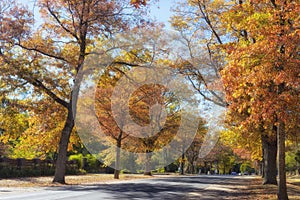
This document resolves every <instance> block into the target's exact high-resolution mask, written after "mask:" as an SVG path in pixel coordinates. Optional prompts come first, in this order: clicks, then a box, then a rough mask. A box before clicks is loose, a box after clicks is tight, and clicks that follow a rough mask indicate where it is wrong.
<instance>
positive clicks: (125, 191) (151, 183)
mask: <svg viewBox="0 0 300 200" xmlns="http://www.w3.org/2000/svg"><path fill="white" fill-rule="evenodd" d="M250 178H251V177H240V176H180V177H179V176H178V177H165V178H161V177H159V178H153V179H138V180H130V181H121V182H112V183H107V184H94V185H75V186H74V185H73V186H71V185H66V186H60V187H34V188H9V187H8V188H3V187H2V188H0V199H1V200H54V199H55V200H68V199H70V200H71V199H72V200H100V199H103V200H109V199H118V200H123V199H136V200H138V199H139V200H156V199H159V200H162V199H170V200H171V199H172V200H180V199H230V198H229V197H228V196H230V195H232V194H234V196H238V195H239V189H243V187H245V186H244V182H245V181H246V182H247V181H249V179H250ZM229 194H230V195H229ZM243 195H245V194H243Z"/></svg>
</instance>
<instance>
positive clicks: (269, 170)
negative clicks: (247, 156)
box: [262, 135, 277, 185]
mask: <svg viewBox="0 0 300 200" xmlns="http://www.w3.org/2000/svg"><path fill="white" fill-rule="evenodd" d="M262 146H263V149H264V151H263V153H264V155H263V157H264V159H263V162H264V175H263V178H264V180H263V184H272V185H277V180H276V157H277V140H276V137H268V136H266V135H262Z"/></svg>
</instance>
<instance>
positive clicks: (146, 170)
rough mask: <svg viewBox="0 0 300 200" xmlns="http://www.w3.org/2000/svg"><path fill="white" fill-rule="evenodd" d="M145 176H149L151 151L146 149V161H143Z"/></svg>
mask: <svg viewBox="0 0 300 200" xmlns="http://www.w3.org/2000/svg"><path fill="white" fill-rule="evenodd" d="M144 175H145V176H151V175H152V174H151V153H150V151H148V150H147V151H146V162H145V172H144Z"/></svg>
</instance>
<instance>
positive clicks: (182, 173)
mask: <svg viewBox="0 0 300 200" xmlns="http://www.w3.org/2000/svg"><path fill="white" fill-rule="evenodd" d="M180 174H181V175H184V153H183V154H182V155H181V163H180Z"/></svg>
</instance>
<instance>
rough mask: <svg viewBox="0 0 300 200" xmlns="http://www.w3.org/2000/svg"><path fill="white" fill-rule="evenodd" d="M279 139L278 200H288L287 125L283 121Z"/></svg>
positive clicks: (279, 129)
mask: <svg viewBox="0 0 300 200" xmlns="http://www.w3.org/2000/svg"><path fill="white" fill-rule="evenodd" d="M277 140H278V172H279V173H278V176H279V184H278V194H277V196H278V200H288V195H287V189H286V171H285V127H284V123H283V122H279V124H278V126H277Z"/></svg>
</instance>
